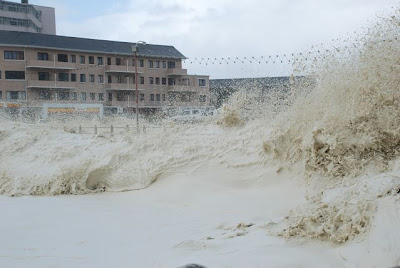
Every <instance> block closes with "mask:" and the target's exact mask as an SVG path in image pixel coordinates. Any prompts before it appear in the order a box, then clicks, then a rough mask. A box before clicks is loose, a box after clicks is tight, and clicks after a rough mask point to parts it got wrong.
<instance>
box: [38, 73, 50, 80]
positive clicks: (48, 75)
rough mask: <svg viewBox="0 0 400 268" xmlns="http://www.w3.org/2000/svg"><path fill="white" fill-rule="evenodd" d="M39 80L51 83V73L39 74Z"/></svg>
mask: <svg viewBox="0 0 400 268" xmlns="http://www.w3.org/2000/svg"><path fill="white" fill-rule="evenodd" d="M38 80H40V81H50V73H49V72H38Z"/></svg>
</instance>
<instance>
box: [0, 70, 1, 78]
mask: <svg viewBox="0 0 400 268" xmlns="http://www.w3.org/2000/svg"><path fill="white" fill-rule="evenodd" d="M0 79H1V71H0Z"/></svg>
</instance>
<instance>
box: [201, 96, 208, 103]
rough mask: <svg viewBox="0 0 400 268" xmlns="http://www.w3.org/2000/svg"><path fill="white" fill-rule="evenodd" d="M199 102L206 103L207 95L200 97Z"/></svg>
mask: <svg viewBox="0 0 400 268" xmlns="http://www.w3.org/2000/svg"><path fill="white" fill-rule="evenodd" d="M199 101H200V102H206V101H207V96H206V95H200V96H199Z"/></svg>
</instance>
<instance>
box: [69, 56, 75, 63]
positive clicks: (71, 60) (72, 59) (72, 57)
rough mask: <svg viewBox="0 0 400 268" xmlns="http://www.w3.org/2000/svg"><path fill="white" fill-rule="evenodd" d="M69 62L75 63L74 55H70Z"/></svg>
mask: <svg viewBox="0 0 400 268" xmlns="http://www.w3.org/2000/svg"><path fill="white" fill-rule="evenodd" d="M69 58H70V62H73V63H76V55H70V56H69Z"/></svg>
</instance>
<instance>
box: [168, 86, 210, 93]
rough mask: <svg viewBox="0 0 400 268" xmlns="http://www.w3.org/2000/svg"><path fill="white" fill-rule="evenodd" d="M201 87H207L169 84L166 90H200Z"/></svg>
mask: <svg viewBox="0 0 400 268" xmlns="http://www.w3.org/2000/svg"><path fill="white" fill-rule="evenodd" d="M202 89H207V87H199V86H187V85H169V86H168V91H193V92H194V91H196V92H197V91H201V90H202Z"/></svg>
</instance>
